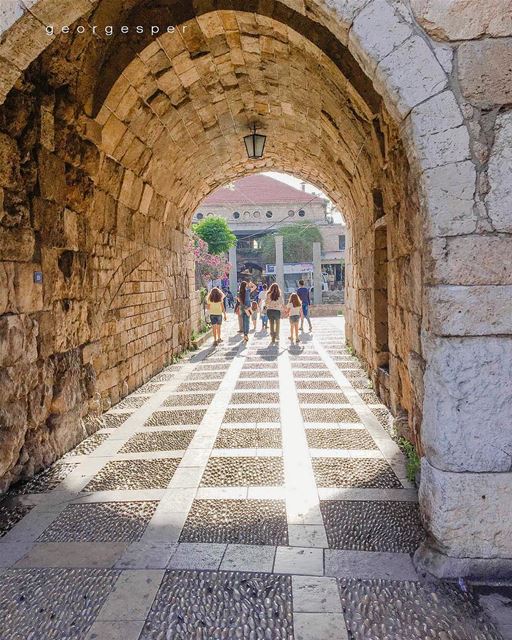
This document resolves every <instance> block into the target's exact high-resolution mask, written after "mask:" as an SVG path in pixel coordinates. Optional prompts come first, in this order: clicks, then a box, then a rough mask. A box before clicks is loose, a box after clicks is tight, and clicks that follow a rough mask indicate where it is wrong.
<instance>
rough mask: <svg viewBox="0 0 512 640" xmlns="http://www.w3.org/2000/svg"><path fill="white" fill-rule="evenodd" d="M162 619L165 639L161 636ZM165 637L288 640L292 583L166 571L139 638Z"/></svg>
mask: <svg viewBox="0 0 512 640" xmlns="http://www.w3.org/2000/svg"><path fill="white" fill-rule="evenodd" d="M184 594H186V595H184ZM162 620H165V622H166V631H167V634H166V635H162V634H161V633H160V629H161V621H162ZM228 630H229V631H228ZM167 638H168V639H169V640H171V639H172V640H189V639H190V640H192V638H194V639H197V640H224V639H225V638H226V639H231V638H232V639H233V640H234V639H235V638H247V639H248V640H249V639H252V638H255V639H256V638H261V639H265V640H267V639H268V640H278V639H282V640H285V639H286V640H287V639H289V638H293V613H292V588H291V579H290V578H289V577H288V576H278V575H269V574H264V573H239V572H231V571H230V572H206V571H167V572H166V573H165V576H164V579H163V581H162V585H161V587H160V589H159V591H158V593H157V596H156V599H155V602H154V604H153V606H152V608H151V611H150V612H149V616H148V619H147V622H146V625H145V626H144V629H143V631H142V634H141V636H140V640H164V639H167Z"/></svg>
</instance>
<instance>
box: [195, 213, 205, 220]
mask: <svg viewBox="0 0 512 640" xmlns="http://www.w3.org/2000/svg"><path fill="white" fill-rule="evenodd" d="M196 218H197V219H198V220H202V219H203V218H204V215H203V214H202V213H201V212H199V213H198V214H197V215H196Z"/></svg>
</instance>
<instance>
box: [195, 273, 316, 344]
mask: <svg viewBox="0 0 512 640" xmlns="http://www.w3.org/2000/svg"><path fill="white" fill-rule="evenodd" d="M225 297H226V296H225V294H224V293H223V292H222V291H221V290H220V289H219V288H217V287H214V288H213V289H212V290H211V291H210V293H209V294H208V298H207V307H208V312H209V314H210V322H211V324H212V329H213V344H214V346H217V345H218V344H219V343H220V342H222V338H221V328H222V320H223V319H224V320H226V319H227V315H226V304H225V302H226V301H225ZM310 305H311V300H310V295H309V289H308V288H307V287H306V286H305V284H304V280H299V287H298V289H297V291H296V292H295V293H292V294H291V295H290V297H289V299H288V302H285V300H284V297H283V294H282V292H281V289H280V287H279V285H278V284H277V283H276V282H274V283H273V284H272V285H270V287H268V286H267V285H266V284H264V285H262V287H261V290H258V288H257V287H256V285H255V284H254V283H253V282H246V281H245V280H244V281H243V282H241V283H240V288H239V290H238V295H237V297H236V301H235V314H236V315H237V316H238V322H239V333H242V334H243V339H244V341H245V342H247V341H248V340H249V331H250V326H251V322H252V326H253V329H254V331H256V327H257V322H258V315H259V316H260V319H261V328H262V331H267V330H268V329H269V328H270V338H271V343H272V344H276V343H277V342H278V341H279V331H280V323H281V318H283V317H285V318H289V320H290V337H289V339H290V341H291V342H292V344H298V343H299V342H300V338H299V325H300V331H303V330H304V320H306V321H307V323H308V326H309V331H310V332H311V331H313V327H312V325H311V319H310V317H309V307H310Z"/></svg>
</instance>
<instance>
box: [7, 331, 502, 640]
mask: <svg viewBox="0 0 512 640" xmlns="http://www.w3.org/2000/svg"><path fill="white" fill-rule="evenodd" d="M233 324H234V323H233V321H231V323H230V325H231V331H232V332H233V331H234V329H233ZM285 329H287V327H283V329H282V335H281V344H280V346H279V347H271V346H269V344H268V343H269V340H268V337H267V336H264V335H262V334H260V333H258V332H257V333H256V334H255V335H254V336H252V337H251V340H250V342H249V345H248V347H247V348H243V346H242V345H240V339H239V337H238V336H236V335H231V336H230V337H228V338H227V339H226V342H225V343H224V344H223V345H222V347H219V348H217V349H216V350H212V349H211V348H204V349H203V350H202V351H200V352H199V353H196V354H194V355H193V356H192V357H190V358H188V359H187V360H185V361H184V362H183V363H182V364H179V365H174V366H171V367H169V368H168V369H166V370H165V371H164V372H162V373H161V374H159V375H158V376H156V377H155V378H154V379H153V380H152V381H151V382H150V383H148V384H146V385H145V386H144V387H142V388H141V389H139V390H138V391H137V392H135V393H133V394H132V395H131V396H129V397H128V398H126V399H125V400H123V401H122V402H121V403H119V404H118V405H117V406H116V407H114V408H113V409H112V410H111V411H109V412H108V413H107V414H106V415H105V428H103V429H101V430H100V431H99V432H97V433H96V434H94V435H93V436H91V437H89V438H88V439H87V440H86V441H84V442H83V443H82V444H80V445H79V446H78V447H77V448H76V449H75V450H74V451H73V452H71V453H70V454H68V455H67V456H66V457H65V458H63V459H62V460H61V461H59V462H58V463H57V464H55V465H54V466H53V467H52V468H51V469H50V470H49V471H47V472H45V473H43V474H40V476H39V477H36V478H35V479H33V480H31V481H29V482H28V483H27V484H25V485H24V486H20V487H17V488H16V489H14V490H13V491H11V493H10V494H9V495H8V496H7V497H6V499H5V500H4V501H3V502H2V503H1V504H0V536H2V537H1V538H0V566H2V567H4V568H3V569H1V570H0V572H1V574H0V611H1V612H2V616H1V618H0V639H1V640H34V639H37V640H39V639H41V640H53V639H56V640H57V639H59V640H61V639H66V640H72V639H73V640H75V639H83V638H85V639H87V640H92V639H98V640H112V639H116V640H117V639H122V640H137V639H141V640H164V639H165V640H170V639H183V640H185V639H201V640H210V639H214V638H215V639H217V638H223V639H234V638H248V639H257V638H262V639H274V638H282V639H287V640H292V639H295V640H342V639H345V640H346V639H351V640H499V639H500V638H502V636H501V635H500V634H499V633H498V632H497V630H496V629H495V628H494V627H493V625H492V624H491V623H490V622H489V621H488V620H486V618H485V616H484V615H483V613H482V611H481V610H480V609H479V607H478V605H477V603H476V601H475V600H474V599H473V596H472V595H471V593H470V592H463V591H461V589H460V588H459V587H458V586H457V585H447V584H439V583H433V582H428V581H426V580H425V579H424V578H422V577H420V576H418V575H417V574H416V573H415V571H414V568H413V565H412V562H411V553H412V552H413V551H414V549H415V548H416V547H417V545H418V544H419V543H420V541H421V540H422V538H423V535H424V534H423V530H422V527H421V523H420V519H419V512H418V506H417V501H416V492H415V489H414V488H413V487H412V486H411V485H410V483H409V482H408V481H407V479H406V473H405V461H404V458H403V456H402V454H401V452H400V450H399V449H398V448H397V446H396V444H395V443H394V441H393V440H392V439H391V437H390V435H389V433H390V428H389V414H388V412H387V411H386V409H385V408H384V407H383V406H382V405H380V404H379V400H378V398H377V397H376V396H375V394H374V393H373V392H372V391H371V389H370V388H369V386H368V381H367V378H366V376H365V374H364V372H363V371H362V369H361V368H360V367H359V365H358V362H357V360H356V359H355V358H353V357H351V356H350V354H349V352H348V351H347V349H346V348H345V347H344V339H343V333H342V326H341V324H340V319H325V320H316V321H315V333H314V336H310V335H307V334H306V336H305V341H304V342H303V344H302V345H301V346H300V347H289V344H288V340H287V337H286V334H285Z"/></svg>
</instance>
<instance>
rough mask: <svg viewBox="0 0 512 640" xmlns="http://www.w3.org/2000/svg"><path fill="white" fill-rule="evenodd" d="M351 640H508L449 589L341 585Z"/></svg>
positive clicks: (416, 584) (368, 582)
mask: <svg viewBox="0 0 512 640" xmlns="http://www.w3.org/2000/svg"><path fill="white" fill-rule="evenodd" d="M339 585H340V591H341V602H342V605H343V612H344V614H345V621H346V624H347V628H348V630H349V633H350V636H349V638H350V640H373V639H374V638H375V639H378V640H506V639H504V638H502V636H501V635H500V634H499V633H498V632H497V631H496V629H495V628H494V626H493V625H492V624H490V623H489V622H488V621H486V620H484V619H483V617H482V614H481V611H480V610H479V609H478V607H477V606H476V604H475V602H474V600H473V598H472V597H471V595H470V594H466V593H463V592H462V591H461V590H460V589H458V588H457V587H455V586H452V585H449V584H437V585H428V584H427V585H422V584H420V583H419V582H409V581H408V582H395V581H390V580H353V579H342V580H340V581H339Z"/></svg>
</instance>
